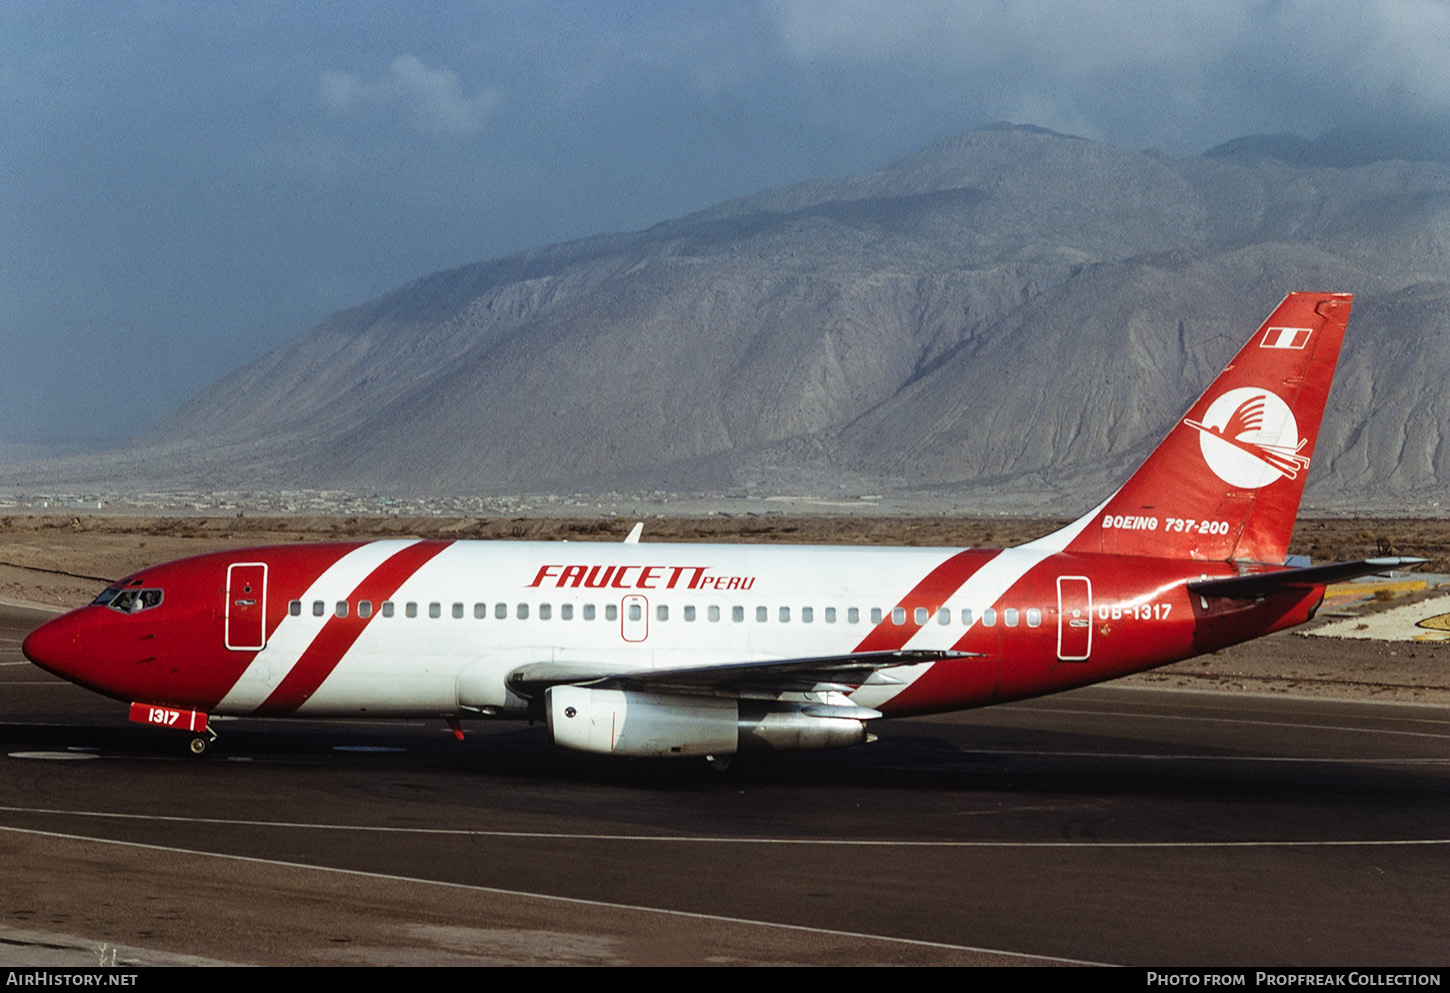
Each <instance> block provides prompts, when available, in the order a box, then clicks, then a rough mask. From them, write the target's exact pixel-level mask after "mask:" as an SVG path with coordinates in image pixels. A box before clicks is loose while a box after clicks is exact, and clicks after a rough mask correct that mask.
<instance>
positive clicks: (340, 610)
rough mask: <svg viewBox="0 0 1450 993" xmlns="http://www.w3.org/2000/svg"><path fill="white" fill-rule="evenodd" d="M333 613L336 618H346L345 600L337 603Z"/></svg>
mask: <svg viewBox="0 0 1450 993" xmlns="http://www.w3.org/2000/svg"><path fill="white" fill-rule="evenodd" d="M333 613H335V614H336V615H337V616H338V617H346V616H347V601H346V600H339V601H337V607H336V608H335V609H334V610H333Z"/></svg>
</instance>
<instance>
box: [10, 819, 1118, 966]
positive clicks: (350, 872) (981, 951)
mask: <svg viewBox="0 0 1450 993" xmlns="http://www.w3.org/2000/svg"><path fill="white" fill-rule="evenodd" d="M0 809H4V810H18V809H22V808H15V807H5V808H0ZM213 823H221V822H213ZM237 823H243V822H237ZM0 831H9V832H12V833H14V834H28V835H34V836H36V837H42V838H62V839H65V840H67V841H88V842H92V843H94V844H101V845H121V846H124V847H127V848H143V849H147V850H149V851H154V852H171V853H175V854H180V855H196V856H200V857H203V858H217V859H227V860H229V861H233V862H250V863H252V864H255V865H270V866H276V867H278V868H282V869H305V870H309V871H311V872H323V873H337V874H339V875H345V876H356V877H361V878H364V879H381V880H387V881H389V882H400V883H413V884H415V885H420V886H446V887H448V888H450V889H455V890H466V891H469V892H473V893H489V894H495V895H499V896H511V897H518V898H520V899H528V900H546V901H549V902H551V903H567V904H573V905H575V906H581V907H599V908H603V909H606V910H628V911H636V912H639V913H645V914H659V915H661V916H665V917H682V918H686V919H689V920H697V921H718V922H720V923H722V924H745V925H750V926H753V927H762V928H771V929H773V930H780V931H794V932H797V933H801V934H820V935H828V936H831V937H835V938H851V939H859V940H863V941H880V942H886V943H891V944H899V945H913V946H915V947H918V948H941V949H945V950H948V951H957V952H969V953H972V954H977V955H1001V956H1004V957H1008V958H1017V959H1027V960H1031V961H1034V962H1059V963H1063V964H1066V965H1107V964H1108V963H1105V962H1089V961H1086V960H1083V959H1069V958H1060V957H1058V956H1054V955H1033V954H1031V953H1029V952H1008V951H1002V950H1000V949H996V948H977V947H974V946H972V945H952V944H948V943H946V942H941V941H922V940H920V939H916V938H896V937H892V936H890V935H882V934H864V933H861V932H858V931H839V930H836V929H834V928H819V927H808V926H806V925H803V924H780V923H777V922H775V921H757V920H751V919H749V918H746V917H727V916H725V915H723V914H701V913H693V912H690V911H687V910H664V909H661V908H658V907H644V906H639V905H636V904H628V903H612V902H608V901H604V900H584V899H580V898H578V897H568V896H553V895H551V894H547V893H527V892H524V891H523V890H506V889H500V888H498V887H495V886H476V885H473V884H470V883H447V882H440V881H438V880H436V879H417V878H414V877H412V876H399V875H396V874H394V873H385V872H364V871H362V870H360V869H339V868H335V867H332V866H316V865H307V864H306V863H302V862H284V861H282V860H279V859H259V858H253V857H251V856H247V855H225V854H222V853H220V852H207V851H198V850H195V849H190V848H177V847H175V846H171V845H150V844H145V843H142V842H137V841H115V840H113V839H110V838H89V837H86V836H84V835H78V834H62V833H59V832H55V831H32V830H29V829H27V828H16V827H5V826H0ZM460 833H463V834H469V833H473V832H460ZM538 837H551V836H549V835H539V836H538ZM553 837H568V836H553Z"/></svg>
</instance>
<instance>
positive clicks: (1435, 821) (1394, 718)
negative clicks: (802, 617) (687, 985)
mask: <svg viewBox="0 0 1450 993" xmlns="http://www.w3.org/2000/svg"><path fill="white" fill-rule="evenodd" d="M39 619H41V615H31V614H26V613H24V612H21V611H18V610H15V609H12V608H0V861H3V864H4V866H5V871H4V876H3V882H0V962H3V963H4V964H10V965H19V964H37V963H44V962H55V963H57V964H59V963H65V964H97V963H98V960H100V961H105V960H106V956H107V955H109V956H111V961H116V962H118V963H124V962H138V963H144V962H156V963H163V962H184V961H198V960H204V961H215V962H226V963H256V964H344V963H345V964H382V963H436V964H484V963H495V964H501V963H520V964H533V963H571V964H705V963H722V964H727V963H802V964H831V965H867V964H886V963H904V964H951V965H958V964H978V963H990V964H1014V963H1021V964H1028V965H1041V964H1053V963H1065V964H1071V963H1079V962H1092V963H1111V964H1123V965H1258V966H1269V965H1443V963H1444V961H1445V959H1446V950H1447V943H1446V938H1445V936H1446V934H1450V885H1447V884H1450V712H1447V710H1446V709H1445V708H1439V707H1426V706H1413V705H1390V704H1375V703H1339V702H1325V701H1310V700H1304V699H1296V698H1290V697H1247V698H1246V697H1242V696H1238V697H1232V698H1230V697H1226V696H1218V695H1213V694H1196V693H1185V692H1161V691H1152V690H1130V689H1121V688H1115V687H1112V686H1104V687H1095V688H1092V689H1089V690H1083V691H1078V692H1074V693H1070V694H1062V695H1059V696H1055V697H1051V698H1046V699H1043V700H1038V701H1030V702H1026V703H1021V704H1014V705H1009V706H1004V707H997V708H990V709H986V710H981V711H974V712H969V713H964V714H957V715H951V716H946V717H934V718H926V719H915V720H909V721H902V722H898V723H882V724H880V725H878V726H877V731H878V733H879V734H880V735H881V740H880V741H878V742H876V743H875V744H872V745H869V746H865V747H862V748H857V749H849V750H844V751H835V752H821V753H797V754H786V755H781V756H775V757H768V758H760V759H754V760H750V761H740V762H738V763H737V765H736V766H735V767H734V768H733V769H731V770H730V771H729V772H728V773H726V774H725V775H723V776H722V775H717V774H714V773H710V772H708V771H707V770H705V769H704V768H702V767H701V766H698V765H696V764H694V763H688V764H681V763H667V762H642V761H641V762H618V761H610V760H604V759H597V758H593V757H587V756H577V755H571V754H568V753H563V752H560V751H557V750H555V749H553V748H552V747H551V746H550V745H549V744H548V743H547V741H546V740H545V737H544V732H543V730H542V729H541V728H529V727H527V726H522V725H514V724H499V725H486V724H474V725H470V726H468V738H467V740H466V741H464V742H461V743H460V742H457V741H455V740H453V738H452V737H451V736H450V735H449V734H448V733H447V732H446V730H445V728H444V726H443V724H442V722H441V721H439V722H436V723H429V722H413V723H408V722H386V723H383V722H378V723H373V724H369V723H359V722H348V723H305V722H290V721H283V722H266V721H241V720H238V721H227V722H223V723H222V724H221V725H220V726H219V730H220V734H221V740H220V742H219V743H218V746H217V749H216V751H215V752H214V754H213V755H212V756H211V757H208V758H206V759H202V760H195V759H190V758H186V757H183V756H182V754H181V749H182V747H183V746H184V741H185V739H184V737H178V736H175V735H172V734H168V733H166V732H163V731H157V730H154V729H149V728H143V727H140V726H136V725H131V724H129V723H127V721H126V717H125V706H124V705H123V704H118V703H115V702H113V701H107V700H104V699H102V698H100V697H96V696H94V695H92V694H89V693H87V692H86V691H84V690H80V689H77V688H75V687H71V686H69V685H68V684H65V683H63V682H61V681H59V680H55V679H52V678H51V677H49V676H47V675H46V674H45V673H43V672H41V671H40V670H38V669H35V668H34V667H32V666H30V665H28V664H26V663H24V662H23V659H22V658H21V656H20V653H19V642H20V639H21V637H22V636H23V634H24V632H25V631H26V630H28V629H29V627H30V626H32V625H33V624H34V623H36V622H38V620H39Z"/></svg>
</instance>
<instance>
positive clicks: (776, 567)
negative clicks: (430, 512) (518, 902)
mask: <svg viewBox="0 0 1450 993" xmlns="http://www.w3.org/2000/svg"><path fill="white" fill-rule="evenodd" d="M1350 304H1351V298H1350V297H1349V296H1348V295H1345V294H1326V293H1294V294H1291V295H1290V296H1288V297H1287V298H1285V300H1284V301H1283V302H1282V303H1281V304H1280V305H1279V306H1278V308H1277V309H1275V310H1274V312H1273V313H1272V314H1271V315H1270V316H1269V319H1268V320H1267V321H1266V322H1265V323H1264V325H1263V326H1262V327H1261V328H1260V329H1259V330H1258V331H1257V332H1255V334H1254V335H1253V337H1252V338H1251V339H1250V340H1249V342H1248V344H1247V345H1245V346H1244V348H1243V349H1242V350H1241V351H1240V352H1239V353H1238V355H1236V356H1235V357H1234V359H1233V361H1232V362H1231V363H1229V365H1228V368H1226V369H1225V370H1224V371H1223V372H1222V373H1220V375H1219V376H1218V378H1217V379H1215V380H1214V381H1213V384H1212V385H1211V386H1210V387H1209V388H1208V390H1207V392H1205V393H1204V394H1203V396H1202V397H1200V398H1199V400H1198V402H1197V403H1195V404H1194V405H1193V406H1192V407H1191V408H1190V409H1189V411H1188V413H1187V414H1186V415H1185V416H1184V417H1182V418H1181V419H1180V420H1178V421H1177V422H1176V423H1175V424H1174V426H1173V428H1172V429H1171V430H1170V431H1169V432H1168V436H1167V437H1166V438H1165V439H1164V440H1163V442H1162V443H1161V444H1160V445H1159V446H1158V447H1157V448H1156V449H1155V450H1154V451H1153V452H1152V454H1150V455H1149V457H1148V459H1147V460H1146V461H1145V462H1144V463H1143V465H1142V466H1141V467H1140V468H1139V469H1138V470H1137V472H1135V473H1134V474H1133V475H1132V476H1131V477H1130V478H1129V479H1128V480H1127V482H1125V483H1124V484H1123V485H1122V486H1121V487H1120V488H1119V489H1118V491H1117V492H1116V493H1114V494H1113V495H1112V496H1110V497H1108V499H1107V500H1105V501H1104V502H1103V503H1101V504H1100V505H1099V506H1098V507H1096V508H1095V509H1093V510H1092V511H1090V512H1089V513H1087V514H1086V515H1084V516H1083V517H1082V518H1080V519H1079V520H1077V521H1075V522H1074V523H1072V524H1070V525H1068V526H1067V527H1065V528H1063V529H1062V530H1060V531H1057V532H1055V533H1053V534H1049V535H1047V536H1045V537H1042V538H1038V539H1037V540H1035V541H1031V542H1028V543H1027V544H1025V545H1021V546H1018V547H1016V548H1009V549H1005V550H995V549H976V548H884V549H883V548H850V547H823V546H772V545H703V544H701V545H695V544H653V543H645V544H641V543H639V541H638V540H637V539H638V531H637V530H636V532H635V533H633V534H632V535H631V538H630V539H629V540H626V541H625V542H623V543H608V544H602V543H588V542H586V543H553V542H547V543H546V542H507V541H417V540H396V541H375V542H356V543H340V544H321V545H319V544H309V545H295V546H276V547H268V548H256V549H251V550H247V551H240V552H218V553H215V554H209V555H202V556H198V557H196V558H190V559H185V560H183V561H179V562H173V563H170V564H167V565H159V566H155V567H148V568H145V569H142V570H141V571H140V572H137V573H135V574H133V575H131V576H127V577H126V578H125V579H122V580H120V581H119V582H117V583H115V584H114V585H112V586H110V587H108V588H107V589H106V590H105V591H104V592H103V593H101V595H100V596H98V597H97V598H96V600H95V602H93V603H92V604H90V605H89V606H86V607H83V608H81V609H79V610H76V611H74V612H72V613H69V614H66V615H65V616H63V617H60V618H58V619H56V620H53V621H51V622H49V623H48V624H45V625H44V626H42V627H40V628H39V629H37V630H36V631H34V632H33V633H32V634H31V635H30V636H29V637H28V638H27V639H26V641H25V645H24V651H25V654H26V656H27V657H28V658H29V659H30V660H31V661H33V662H34V663H35V664H37V665H39V666H41V667H42V668H45V669H47V670H49V671H51V672H53V673H56V674H58V675H60V676H63V677H64V678H66V679H69V680H72V681H73V682H76V683H79V684H80V685H82V686H85V687H88V688H89V689H92V690H95V691H97V692H99V693H103V694H105V695H107V696H110V697H114V698H115V699H117V700H120V701H124V702H127V703H130V705H131V716H132V719H133V720H137V721H141V722H145V723H149V724H159V725H162V726H167V727H175V728H179V729H184V730H186V731H187V732H189V733H190V737H189V740H190V743H191V749H192V751H194V752H196V753H198V754H200V753H202V752H204V751H206V750H207V747H208V745H209V743H210V740H211V736H212V733H211V732H210V731H209V730H208V715H223V714H225V715H247V716H281V715H287V716H296V717H339V716H355V715H359V714H367V715H369V716H370V717H380V716H391V717H425V716H433V717H440V718H443V719H445V720H447V721H448V722H449V724H450V726H452V728H453V729H454V732H455V734H458V735H460V736H461V734H462V730H461V724H460V721H461V720H462V719H467V718H495V719H497V718H528V719H543V720H546V721H547V724H548V729H549V735H550V737H551V739H552V740H553V741H554V743H555V744H557V745H560V746H563V747H565V748H572V749H580V750H583V751H587V752H597V753H604V754H610V755H623V756H701V757H710V758H713V759H715V760H716V761H717V762H719V761H728V756H730V755H733V754H735V753H736V752H739V751H743V750H749V749H761V750H773V749H776V750H779V749H804V748H832V747H837V746H843V745H854V744H859V743H861V742H865V741H868V740H870V738H871V735H870V734H869V733H868V730H867V729H868V727H869V726H870V724H871V722H873V721H875V720H877V719H879V718H882V717H892V716H898V715H906V714H927V713H933V712H941V711H950V710H959V709H963V708H968V707H980V706H983V705H987V704H993V703H1001V702H1004V701H1008V700H1020V699H1022V698H1024V697H1032V696H1038V695H1041V694H1046V693H1052V692H1055V691H1058V690H1065V689H1068V688H1071V687H1076V686H1084V685H1087V684H1089V683H1096V682H1100V681H1102V680H1107V679H1112V678H1114V677H1117V676H1122V675H1126V674H1128V673H1132V672H1139V671H1141V670H1144V669H1151V668H1153V667H1155V666H1161V665H1164V664H1167V663H1170V662H1176V661H1178V660H1180V659H1186V658H1189V657H1191V656H1194V655H1199V654H1202V653H1204V652H1212V651H1214V650H1216V649H1220V648H1223V647H1225V646H1227V645H1233V644H1236V643H1238V642H1242V641H1247V640H1249V639H1251V638H1256V637H1258V636H1260V635H1264V634H1268V633H1269V632H1272V631H1279V630H1282V629H1284V628H1288V627H1291V626H1293V625H1295V624H1300V623H1302V622H1304V621H1306V620H1308V619H1309V618H1311V617H1312V616H1313V615H1314V611H1315V609H1316V608H1317V607H1318V605H1319V603H1320V601H1321V600H1322V598H1323V596H1324V587H1325V584H1326V583H1329V582H1332V581H1334V580H1337V579H1343V578H1348V577H1352V576H1357V575H1366V574H1369V573H1374V572H1379V571H1382V570H1384V569H1387V568H1391V567H1393V566H1396V565H1400V564H1404V563H1407V562H1410V561H1417V560H1401V559H1369V560H1364V561H1359V562H1348V563H1338V564H1333V565H1321V566H1293V565H1288V564H1286V562H1287V559H1286V555H1287V551H1288V545H1289V536H1290V532H1291V530H1292V529H1293V526H1294V518H1295V515H1296V513H1297V512H1298V506H1299V500H1300V496H1301V494H1302V492H1303V489H1304V481H1305V477H1306V475H1307V473H1308V471H1309V469H1310V467H1311V465H1312V462H1313V459H1314V441H1315V437H1316V435H1317V434H1318V431H1319V424H1320V419H1321V417H1322V415H1323V412H1324V405H1325V401H1326V399H1327V398H1328V395H1329V387H1330V381H1331V379H1332V378H1333V375H1334V366H1335V362H1336V361H1337V358H1338V355H1339V349H1340V343H1341V341H1342V339H1343V336H1344V330H1345V324H1346V321H1347V320H1348V317H1349V311H1350Z"/></svg>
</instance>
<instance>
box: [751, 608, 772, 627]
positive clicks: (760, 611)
mask: <svg viewBox="0 0 1450 993" xmlns="http://www.w3.org/2000/svg"><path fill="white" fill-rule="evenodd" d="M768 620H770V608H769V607H756V608H755V622H756V623H757V624H764V623H765V622H766V621H768Z"/></svg>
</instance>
